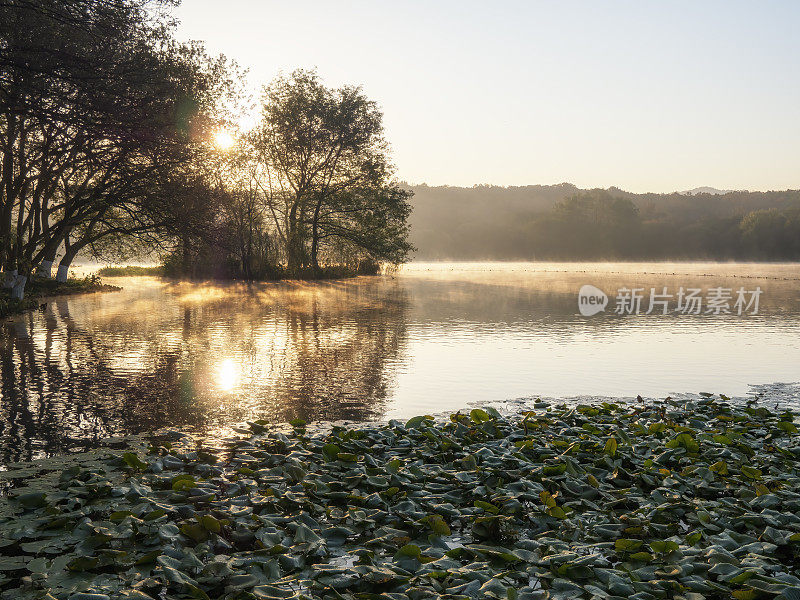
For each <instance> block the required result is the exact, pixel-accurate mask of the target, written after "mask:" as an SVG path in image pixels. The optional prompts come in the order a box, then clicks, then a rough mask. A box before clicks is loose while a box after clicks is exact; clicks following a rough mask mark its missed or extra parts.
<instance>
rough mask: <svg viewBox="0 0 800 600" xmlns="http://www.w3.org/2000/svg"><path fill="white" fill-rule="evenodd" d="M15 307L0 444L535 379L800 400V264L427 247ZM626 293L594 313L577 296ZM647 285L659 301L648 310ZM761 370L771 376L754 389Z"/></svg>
mask: <svg viewBox="0 0 800 600" xmlns="http://www.w3.org/2000/svg"><path fill="white" fill-rule="evenodd" d="M108 282H109V283H114V284H117V285H122V286H124V290H123V291H121V292H116V293H105V294H93V295H84V296H77V297H71V298H59V299H53V300H51V301H49V302H48V303H47V307H46V309H44V310H43V311H37V312H33V313H30V314H27V315H24V316H22V317H19V318H16V319H13V320H6V321H3V322H0V461H8V460H15V459H26V458H30V457H36V456H43V455H48V454H52V453H57V452H61V451H65V450H67V449H69V448H72V447H79V446H81V445H82V444H83V443H87V442H91V441H92V440H96V439H99V438H104V437H108V436H112V435H121V434H126V433H138V432H142V431H150V430H155V429H158V428H161V427H174V428H183V429H190V430H193V431H197V432H199V433H208V434H212V435H214V434H219V433H221V432H224V431H225V429H226V428H227V427H230V426H231V425H234V424H236V423H240V422H242V421H245V420H248V419H256V418H266V419H271V420H286V419H289V418H293V417H303V418H305V419H306V420H322V419H332V420H337V419H373V418H387V417H388V418H392V417H407V416H411V415H414V414H419V413H430V412H440V411H445V410H451V409H459V408H463V407H465V406H468V405H470V404H473V403H475V402H491V401H501V400H506V399H513V398H520V397H535V396H547V397H558V398H564V397H574V396H625V397H630V396H636V395H637V394H641V395H642V396H646V397H662V396H665V395H668V394H674V393H681V392H701V391H709V392H722V393H725V394H728V395H731V396H744V395H748V394H754V393H760V394H762V395H764V396H767V397H769V398H770V400H774V399H777V400H779V401H780V402H782V403H788V404H794V405H797V406H800V400H799V399H798V394H797V389H798V388H797V386H796V385H793V384H796V382H798V380H800V265H797V264H793V265H757V264H701V263H690V264H686V263H684V264H680V263H675V264H670V263H608V264H575V263H571V264H559V263H519V264H507V263H504V264H494V263H482V264H468V263H438V264H422V263H419V264H413V265H409V266H407V267H406V268H405V269H404V270H403V271H402V272H401V273H399V274H397V275H396V276H387V277H365V278H358V279H353V280H348V281H336V282H324V283H265V284H254V285H244V284H222V285H220V284H195V283H174V282H168V281H164V280H160V279H155V278H124V279H118V280H114V279H111V278H109V279H108ZM584 284H592V285H595V286H596V287H598V288H600V289H601V290H603V291H605V292H606V293H607V294H609V296H611V300H610V305H609V307H608V308H607V309H606V311H605V312H603V313H600V314H598V315H596V316H593V317H589V318H587V317H583V316H581V315H580V314H579V312H578V302H577V294H578V290H579V289H580V287H581V286H582V285H584ZM664 286H666V287H667V288H668V292H669V293H675V292H677V291H678V288H679V287H681V286H683V287H685V288H688V287H696V288H702V289H703V290H704V291H706V290H708V289H709V288H713V287H724V288H731V289H733V290H734V294H735V290H737V289H739V288H741V287H743V288H745V289H746V290H748V291H749V290H754V289H755V288H756V287H760V288H761V290H762V295H761V298H760V306H759V312H758V314H757V315H752V314H745V315H742V316H738V315H735V314H733V315H707V314H701V315H683V314H675V313H673V314H669V315H660V314H658V315H657V314H651V315H625V316H621V315H617V314H614V312H613V309H614V296H616V294H617V290H619V289H620V288H623V287H628V288H632V287H638V288H644V289H645V295H646V296H647V295H649V290H650V288H651V287H655V288H657V290H658V291H661V289H662V288H663V287H664ZM646 305H647V298H645V300H644V303H643V310H645V309H646ZM753 386H760V387H755V388H754V387H753Z"/></svg>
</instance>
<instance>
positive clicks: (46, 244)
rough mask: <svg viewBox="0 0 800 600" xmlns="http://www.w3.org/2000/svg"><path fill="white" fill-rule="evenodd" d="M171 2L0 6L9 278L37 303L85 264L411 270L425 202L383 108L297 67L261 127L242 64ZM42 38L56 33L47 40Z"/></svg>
mask: <svg viewBox="0 0 800 600" xmlns="http://www.w3.org/2000/svg"><path fill="white" fill-rule="evenodd" d="M169 4H170V2H167V1H166V0H165V1H164V2H161V1H160V0H122V1H120V2H112V3H107V2H91V1H88V0H75V1H74V2H67V3H64V2H60V1H57V0H45V1H43V2H36V3H29V2H12V3H7V4H6V5H4V6H2V7H1V8H0V11H2V12H1V13H0V45H2V48H3V52H2V55H0V150H2V160H0V184H1V185H0V268H2V272H3V276H2V280H3V287H4V288H5V289H8V290H10V293H11V295H12V297H13V298H15V299H17V300H21V299H22V298H23V297H24V294H25V290H26V286H27V285H28V283H29V282H30V280H31V278H32V277H34V276H36V277H40V278H45V279H46V278H49V277H51V276H52V271H53V267H54V264H56V263H57V265H58V268H57V274H56V278H57V279H58V280H59V281H65V280H66V278H67V274H68V271H69V267H70V265H71V264H72V262H73V260H74V259H75V258H76V257H77V256H79V255H81V254H83V255H86V256H90V257H92V258H95V259H99V260H113V261H115V262H121V261H123V260H125V259H129V258H131V257H141V256H148V257H153V256H157V257H161V258H164V259H165V268H166V269H167V270H169V271H170V272H171V273H174V274H179V275H181V276H188V277H203V278H208V277H224V278H245V279H259V278H275V277H276V276H281V277H306V276H313V277H322V276H326V275H327V274H328V273H329V272H336V273H338V272H353V273H355V272H357V271H358V270H359V268H360V265H364V264H371V263H377V262H389V263H398V262H402V261H404V260H405V259H406V257H407V255H408V253H409V251H410V250H411V246H410V245H409V244H408V242H407V241H406V237H407V225H406V220H407V217H408V214H409V211H410V208H409V206H408V203H407V199H408V197H409V196H410V193H409V192H408V191H407V190H405V189H403V188H401V187H400V186H399V185H398V184H397V183H396V182H394V180H393V179H392V177H393V167H392V164H391V162H390V159H389V156H388V145H387V143H386V140H385V139H384V136H383V125H382V115H381V113H380V110H379V109H378V107H377V105H376V104H375V103H374V102H372V101H370V100H369V99H368V98H366V96H365V95H364V94H363V92H362V91H361V89H360V88H358V87H355V86H343V87H341V88H337V89H332V88H328V87H326V86H324V85H323V83H322V82H321V80H320V78H319V77H318V76H317V75H316V73H314V72H308V71H296V72H294V73H292V74H290V75H286V76H281V77H279V78H278V79H276V80H275V81H274V82H272V83H271V84H270V85H268V86H266V87H265V88H264V93H263V97H262V102H261V109H262V110H261V120H260V122H259V124H258V125H257V127H256V128H255V129H254V130H253V131H251V132H249V133H247V135H245V134H244V133H241V132H237V131H236V127H235V120H236V118H237V117H238V116H240V114H241V113H240V112H237V111H238V108H239V107H241V106H242V105H243V104H245V103H247V101H248V99H247V98H246V96H245V95H243V94H242V93H241V89H242V85H241V84H242V78H241V74H240V73H239V72H238V70H237V69H236V67H235V65H233V64H231V63H229V62H228V61H226V60H225V59H224V58H222V57H213V56H209V55H208V54H207V53H206V52H205V51H204V49H203V47H202V46H201V45H199V44H197V43H179V42H178V41H176V40H175V38H174V37H173V31H174V26H175V25H174V23H173V22H172V20H171V18H170V17H169V15H168V11H165V10H163V9H164V8H165V7H166V6H167V5H169ZM41 40H46V43H44V44H42V43H41Z"/></svg>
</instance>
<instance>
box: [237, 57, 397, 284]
mask: <svg viewBox="0 0 800 600" xmlns="http://www.w3.org/2000/svg"><path fill="white" fill-rule="evenodd" d="M262 108H263V119H262V121H261V123H260V124H259V126H258V127H257V128H256V130H255V131H254V132H253V134H252V135H251V136H250V140H249V141H250V143H251V145H252V154H253V158H254V161H255V166H254V168H253V169H252V175H253V177H254V178H255V179H256V181H257V185H258V187H259V189H260V190H261V191H262V193H263V195H264V201H265V204H266V206H267V207H268V210H269V214H270V215H271V216H272V218H273V222H274V227H275V231H276V234H277V235H278V237H279V238H280V240H281V241H282V243H283V246H284V250H285V258H286V262H287V266H288V269H289V271H290V273H293V274H298V273H299V272H301V271H302V270H303V269H305V268H308V267H310V268H312V269H313V270H314V272H316V273H319V271H320V257H321V255H322V254H323V253H324V252H325V251H330V250H332V249H333V248H334V247H335V246H337V247H339V249H341V246H343V245H344V246H349V247H351V248H353V249H358V251H360V252H361V253H362V254H364V255H365V256H369V257H370V258H373V259H376V260H387V261H391V262H402V261H404V260H405V259H406V257H407V256H408V253H409V252H410V251H411V249H412V247H411V246H410V244H408V242H407V241H406V237H407V226H406V220H407V217H408V214H409V213H410V208H409V206H408V199H409V197H410V193H409V192H407V191H405V190H403V189H401V188H400V187H399V186H398V185H397V184H396V183H395V182H393V181H392V179H391V177H392V174H393V167H392V165H391V163H390V161H389V158H388V145H387V143H386V140H385V138H384V134H383V115H382V114H381V112H380V110H379V109H378V107H377V105H376V104H375V103H374V102H373V101H371V100H369V99H368V98H367V97H366V96H365V95H364V93H363V91H362V90H361V88H360V87H355V86H344V87H341V88H338V89H332V88H327V87H325V86H324V85H323V84H322V82H321V81H320V79H319V77H318V75H317V74H316V73H315V72H313V71H303V70H298V71H295V72H293V73H292V74H291V75H289V76H281V77H278V78H277V79H276V80H275V81H273V82H272V83H271V84H270V85H268V86H267V87H266V88H265V90H264V96H263V106H262Z"/></svg>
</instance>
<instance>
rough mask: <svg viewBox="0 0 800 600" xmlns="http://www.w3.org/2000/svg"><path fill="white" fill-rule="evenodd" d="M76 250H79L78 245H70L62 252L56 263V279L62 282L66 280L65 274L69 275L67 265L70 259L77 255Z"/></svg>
mask: <svg viewBox="0 0 800 600" xmlns="http://www.w3.org/2000/svg"><path fill="white" fill-rule="evenodd" d="M78 250H80V248H79V247H76V246H72V247H71V248H70V249H69V250H67V251H66V252H65V253H64V256H62V257H61V260H60V261H59V263H58V273H57V274H56V281H60V282H61V283H64V282H65V281H66V280H67V276H68V275H69V267H70V265H71V264H72V261H73V260H75V257H76V256H77V255H78Z"/></svg>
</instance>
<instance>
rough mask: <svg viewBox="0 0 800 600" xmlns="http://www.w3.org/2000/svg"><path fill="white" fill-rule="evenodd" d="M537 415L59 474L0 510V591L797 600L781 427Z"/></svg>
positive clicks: (305, 438)
mask: <svg viewBox="0 0 800 600" xmlns="http://www.w3.org/2000/svg"><path fill="white" fill-rule="evenodd" d="M535 406H536V410H535V411H529V412H528V413H526V414H525V415H523V417H524V418H521V419H518V418H514V417H504V416H503V415H501V414H500V413H499V412H498V411H496V410H494V409H491V408H481V409H475V411H473V412H470V413H469V414H456V415H453V416H452V417H451V418H450V419H449V420H445V421H436V420H434V419H433V418H430V417H428V416H422V417H418V418H415V419H412V420H410V421H409V422H408V423H406V424H405V425H404V424H402V423H399V422H396V421H394V422H391V423H390V424H388V425H386V426H380V425H379V426H372V425H370V426H363V427H358V428H346V427H339V426H334V427H332V428H331V429H330V431H329V432H328V433H324V432H320V433H317V432H316V431H315V430H313V429H311V428H310V427H309V428H308V429H309V430H310V433H309V432H307V431H306V425H305V424H303V423H301V422H295V423H294V424H292V428H291V429H285V430H284V431H288V433H285V434H284V433H281V432H279V431H275V430H274V428H273V429H270V428H271V427H272V426H271V425H269V424H267V423H263V424H257V427H256V428H251V429H248V430H247V434H246V435H247V437H238V438H236V439H235V440H231V442H230V443H229V444H225V445H224V450H223V449H222V448H221V449H220V451H219V454H218V457H217V459H216V460H211V459H212V458H214V456H205V455H204V453H206V454H207V453H209V452H210V454H214V452H211V451H206V450H203V451H201V450H198V449H197V447H196V446H195V444H194V443H193V442H192V443H187V445H186V446H181V444H180V443H177V442H176V443H174V444H169V445H167V444H166V443H165V444H159V445H158V446H156V445H154V446H153V449H152V452H151V453H152V454H153V455H154V456H155V457H154V458H153V459H151V458H148V459H147V461H151V460H152V462H151V463H150V466H148V467H146V468H140V467H141V465H139V466H138V467H137V466H136V463H135V462H133V463H132V465H130V464H128V463H126V462H125V460H124V459H122V460H120V457H119V456H118V455H117V457H116V458H115V457H114V455H113V454H111V453H109V454H107V455H106V456H104V457H103V458H102V459H101V460H95V462H94V463H93V464H92V465H86V464H82V465H81V466H80V467H79V468H77V469H73V468H72V467H71V466H63V465H59V466H58V468H57V469H56V472H55V477H54V478H52V481H53V483H54V485H53V486H50V484H47V485H43V486H39V485H38V484H37V486H35V487H31V488H26V489H21V490H19V491H16V492H15V493H16V496H13V497H10V498H8V497H7V498H0V525H2V530H3V536H2V537H3V539H2V540H0V586H2V588H3V589H4V591H5V595H6V596H7V597H14V598H16V597H20V598H25V597H26V596H25V595H24V590H22V591H19V593H17V594H16V595H15V593H16V592H17V591H18V590H19V588H18V587H15V586H18V585H21V584H17V583H15V581H16V580H17V579H21V578H23V577H27V578H29V579H30V580H31V583H32V584H34V585H39V586H40V587H42V592H43V594H42V596H43V597H45V598H46V597H47V596H46V593H47V591H50V593H51V596H52V597H53V598H60V599H61V600H65V599H66V598H68V596H69V594H70V593H73V592H74V591H75V590H78V589H80V590H84V593H99V594H105V595H107V596H109V597H114V598H115V597H126V593H127V592H131V593H132V590H133V588H134V585H133V584H134V583H135V589H136V590H137V591H138V590H141V593H142V594H146V595H149V596H150V597H152V598H155V597H158V596H159V595H164V596H165V597H173V596H174V597H176V598H190V597H195V598H205V597H211V598H230V600H234V599H235V600H240V599H241V600H243V599H244V598H289V597H292V598H298V599H299V598H300V596H301V595H302V596H304V597H308V598H320V599H321V600H322V599H327V598H350V597H353V598H358V599H359V600H371V599H372V598H380V600H394V599H395V598H397V599H398V600H403V599H405V598H409V597H410V598H413V599H415V600H422V599H423V598H428V597H434V595H444V594H451V595H453V596H454V597H460V598H469V597H487V598H512V597H514V596H515V595H518V597H519V598H525V599H529V598H535V597H549V598H553V599H561V598H563V599H564V600H568V599H571V598H575V597H592V596H594V597H597V598H609V597H615V596H616V597H619V596H622V597H631V598H641V599H642V600H650V599H656V598H665V597H671V596H673V595H674V596H681V597H684V598H686V599H687V600H690V599H691V600H700V598H701V595H702V597H706V598H711V597H719V598H725V597H736V595H740V596H742V597H749V596H752V597H759V598H773V597H778V598H792V597H795V596H796V594H795V588H798V587H800V578H797V577H796V570H795V568H796V567H795V565H794V562H795V559H796V556H797V553H798V552H800V500H798V499H797V496H796V490H797V489H798V488H800V450H798V447H797V446H796V444H797V442H796V440H795V435H794V434H793V433H792V432H791V428H790V427H788V426H785V425H781V423H790V424H793V421H794V417H793V415H789V414H787V413H783V414H774V413H773V412H770V411H768V410H761V409H762V408H763V407H756V406H751V407H750V410H746V409H745V408H743V407H738V406H736V405H733V404H725V403H723V402H720V400H719V399H718V398H713V397H710V398H708V399H706V400H702V401H696V400H691V401H687V400H683V399H681V400H678V399H672V400H667V401H664V402H661V403H655V404H653V405H647V404H642V405H638V404H637V405H636V406H635V408H632V407H631V406H626V405H624V404H621V403H620V404H597V405H592V406H585V405H584V406H581V407H576V408H570V407H564V406H552V405H548V404H546V403H541V402H539V403H537V404H536V405H535ZM254 429H257V430H258V431H259V433H258V434H257V435H254V436H253V435H250V434H252V432H253V431H254ZM665 445H666V447H665ZM136 452H137V451H136V450H135V449H131V453H132V454H134V455H136ZM137 456H138V457H141V456H142V455H141V454H138V455H137ZM139 460H141V461H142V463H145V462H146V461H145V460H143V459H141V458H139ZM132 469H133V470H135V471H136V474H135V478H133V477H131V474H132ZM11 470H12V471H13V472H16V471H18V470H19V469H11ZM34 471H36V472H37V473H41V472H43V471H44V470H43V469H42V468H37V469H34ZM67 471H69V472H70V473H71V475H69V476H66V477H63V476H62V477H59V475H60V474H62V473H66V472H67ZM0 478H2V473H0ZM25 494H34V495H33V496H31V497H30V499H29V500H25V502H24V503H23V502H22V501H21V498H22V497H23V495H25ZM26 505H27V506H26ZM3 520H4V521H3ZM15 553H16V554H19V555H20V556H16V555H14V554H15ZM81 569H83V570H81ZM29 574H30V575H29ZM77 582H82V583H80V586H81V587H75V586H76V585H77ZM126 587H127V588H131V589H126ZM45 588H46V589H45ZM37 589H38V588H37ZM90 590H91V592H90ZM128 596H130V594H128ZM131 597H133V596H131ZM140 600H144V599H141V598H140Z"/></svg>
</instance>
